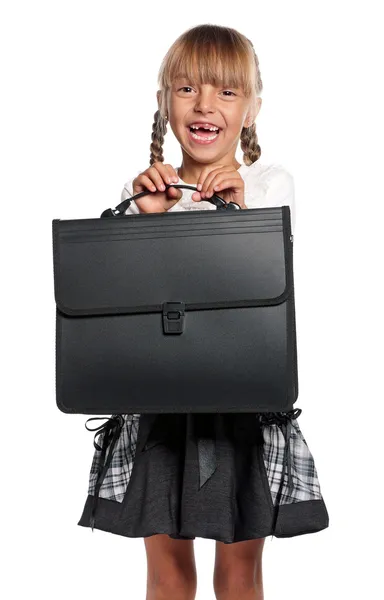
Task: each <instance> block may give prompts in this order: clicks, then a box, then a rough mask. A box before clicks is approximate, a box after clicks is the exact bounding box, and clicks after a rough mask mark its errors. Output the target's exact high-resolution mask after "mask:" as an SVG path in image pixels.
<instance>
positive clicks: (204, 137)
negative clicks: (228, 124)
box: [187, 127, 221, 144]
mask: <svg viewBox="0 0 384 600" xmlns="http://www.w3.org/2000/svg"><path fill="white" fill-rule="evenodd" d="M187 129H188V131H189V137H190V139H192V140H193V141H195V142H198V143H202V144H208V143H211V142H214V141H215V140H216V139H217V138H218V137H219V135H220V132H221V129H217V130H216V131H210V130H209V129H205V128H204V127H199V128H198V129H196V128H193V129H192V127H187Z"/></svg>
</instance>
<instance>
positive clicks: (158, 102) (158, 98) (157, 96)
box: [156, 90, 161, 110]
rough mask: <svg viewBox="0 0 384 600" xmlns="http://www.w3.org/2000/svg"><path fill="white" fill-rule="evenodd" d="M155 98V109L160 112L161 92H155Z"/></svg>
mask: <svg viewBox="0 0 384 600" xmlns="http://www.w3.org/2000/svg"><path fill="white" fill-rule="evenodd" d="M156 98H157V107H158V109H159V110H160V99H161V90H157V92H156Z"/></svg>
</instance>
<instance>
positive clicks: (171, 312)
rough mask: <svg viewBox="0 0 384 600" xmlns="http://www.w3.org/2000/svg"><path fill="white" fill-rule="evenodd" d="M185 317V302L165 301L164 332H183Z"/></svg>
mask: <svg viewBox="0 0 384 600" xmlns="http://www.w3.org/2000/svg"><path fill="white" fill-rule="evenodd" d="M184 318H185V303H184V302H163V331H164V333H183V331H184Z"/></svg>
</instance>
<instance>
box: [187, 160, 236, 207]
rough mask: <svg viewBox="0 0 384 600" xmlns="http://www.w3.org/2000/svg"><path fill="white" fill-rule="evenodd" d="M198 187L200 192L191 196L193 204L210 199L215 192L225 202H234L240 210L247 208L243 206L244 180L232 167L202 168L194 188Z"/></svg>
mask: <svg viewBox="0 0 384 600" xmlns="http://www.w3.org/2000/svg"><path fill="white" fill-rule="evenodd" d="M199 186H201V188H200V190H199V191H198V192H193V194H192V200H193V201H194V202H200V201H201V200H204V199H206V198H211V197H212V196H213V194H215V193H216V192H217V194H218V195H219V196H220V198H223V200H225V202H236V203H237V204H238V205H239V206H240V207H241V208H247V207H246V206H245V204H244V180H243V178H242V177H241V175H240V173H239V172H238V171H237V170H236V169H235V168H234V167H230V166H228V165H219V166H216V167H214V168H213V169H212V167H209V166H207V167H204V169H203V170H202V171H201V173H200V177H199V180H198V182H197V186H196V187H199Z"/></svg>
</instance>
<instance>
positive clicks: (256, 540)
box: [78, 25, 328, 600]
mask: <svg viewBox="0 0 384 600" xmlns="http://www.w3.org/2000/svg"><path fill="white" fill-rule="evenodd" d="M159 87H160V89H159V90H158V92H157V100H158V107H159V109H158V111H157V112H156V113H155V122H154V124H153V133H152V143H151V146H150V150H151V155H150V167H149V168H147V169H146V170H144V171H143V172H140V173H139V174H138V175H137V176H136V177H134V178H132V179H130V180H129V181H127V182H126V184H125V185H124V189H123V192H122V197H121V200H125V199H126V198H127V197H131V196H134V195H136V194H138V193H139V192H142V191H144V190H149V191H150V192H151V193H149V194H147V195H145V196H143V197H141V198H139V199H138V200H137V201H136V202H135V201H133V202H132V203H131V205H130V207H129V208H128V209H127V210H126V214H139V213H148V214H150V213H155V212H165V211H167V212H174V211H186V210H199V211H201V210H216V207H215V206H214V205H213V204H212V203H210V202H209V201H207V198H211V197H212V195H213V194H214V193H215V192H217V193H218V195H219V196H220V197H221V198H223V199H224V200H225V201H226V202H231V201H232V202H236V203H237V204H238V205H239V206H240V208H241V209H242V210H246V209H249V208H261V207H263V208H264V207H272V206H282V205H288V206H289V207H290V211H291V225H292V231H293V230H294V227H295V207H294V187H293V180H292V177H291V175H290V174H289V173H288V172H287V171H286V170H285V169H284V168H283V167H282V166H280V165H277V164H272V165H267V164H262V163H261V162H260V160H259V158H260V155H261V149H260V146H259V144H258V137H257V134H256V127H255V123H254V121H255V118H256V116H257V114H258V112H259V110H260V106H261V98H260V93H261V91H262V82H261V78H260V70H259V63H258V59H257V56H256V54H255V51H254V48H253V45H252V43H251V42H250V40H249V39H248V38H246V37H245V36H244V35H242V34H240V33H239V32H237V31H236V30H234V29H231V28H229V27H221V26H216V25H200V26H197V27H194V28H192V29H190V30H188V31H186V32H185V33H184V34H183V35H181V36H180V37H179V38H178V39H177V40H176V41H175V42H174V44H173V45H172V46H171V48H170V49H169V51H168V52H167V54H166V56H165V58H164V60H163V63H162V66H161V69H160V73H159ZM168 122H169V125H170V127H171V129H172V131H173V133H174V135H175V136H176V138H177V140H178V142H179V143H180V147H181V152H182V163H181V166H180V167H177V168H174V167H173V166H172V165H170V164H165V163H164V157H163V152H162V145H163V142H164V135H165V134H166V131H167V123H168ZM239 140H240V143H241V149H242V151H243V162H242V163H239V162H238V161H237V160H236V158H235V153H236V149H237V145H238V142H239ZM172 183H178V184H188V185H193V186H195V187H197V189H198V191H192V190H185V189H178V188H174V187H169V188H168V189H167V190H165V184H172ZM244 260H247V257H244ZM127 368H129V366H128V367H127ZM148 377H150V373H148ZM127 393H128V394H129V390H128V391H127ZM300 413H301V409H298V408H296V409H294V410H291V411H289V412H287V413H246V414H245V413H236V414H233V413H219V414H216V413H215V414H211V413H208V414H200V413H192V414H159V415H154V414H142V415H140V414H136V413H132V414H125V415H112V416H111V418H110V419H108V421H107V423H105V424H104V425H102V426H99V427H97V428H95V429H92V430H93V431H96V434H95V440H94V445H95V453H94V457H93V461H92V466H91V472H90V478H89V490H88V497H87V500H86V503H85V506H84V510H83V514H82V516H81V518H80V521H79V523H78V524H79V525H82V526H84V527H89V526H91V527H92V529H93V528H94V527H96V528H97V529H101V530H103V531H108V532H111V533H115V534H119V535H123V536H127V537H143V538H144V541H145V547H146V550H147V556H148V579H147V583H148V595H147V600H154V599H156V598H160V597H161V598H163V597H169V598H176V595H175V589H176V588H177V590H178V591H177V598H193V597H194V595H195V590H196V572H195V564H194V556H193V540H194V539H195V537H202V538H209V539H213V540H216V560H215V572H214V590H215V594H216V598H221V597H222V598H224V597H225V598H226V599H229V598H235V597H236V598H242V599H243V600H244V599H245V600H246V599H247V598H249V599H250V598H252V599H254V598H257V599H258V600H260V599H262V598H263V589H262V569H261V557H262V550H263V543H264V540H265V537H266V536H269V535H274V536H276V537H292V536H296V535H301V534H305V533H313V532H317V531H320V530H322V529H325V528H326V527H328V513H327V509H326V506H325V503H324V500H323V497H322V494H321V491H320V485H319V480H318V476H317V471H316V468H315V464H314V460H313V456H312V454H311V452H310V450H309V448H308V445H307V442H306V440H305V439H304V437H303V434H302V432H301V430H300V427H299V424H298V421H297V418H298V416H299V415H300ZM100 418H101V419H104V417H94V419H100ZM90 420H92V419H88V421H90ZM88 421H87V422H88ZM86 426H87V424H86ZM218 432H219V436H220V437H219V439H220V445H219V447H217V448H216V451H217V457H216V458H217V461H216V463H215V467H214V468H211V466H210V461H211V450H212V446H211V445H210V442H211V441H212V438H213V436H214V435H216V434H217V433H218ZM97 437H99V439H98V442H96V438H97ZM238 542H241V543H238ZM160 574H161V575H160ZM255 594H256V595H255Z"/></svg>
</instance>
